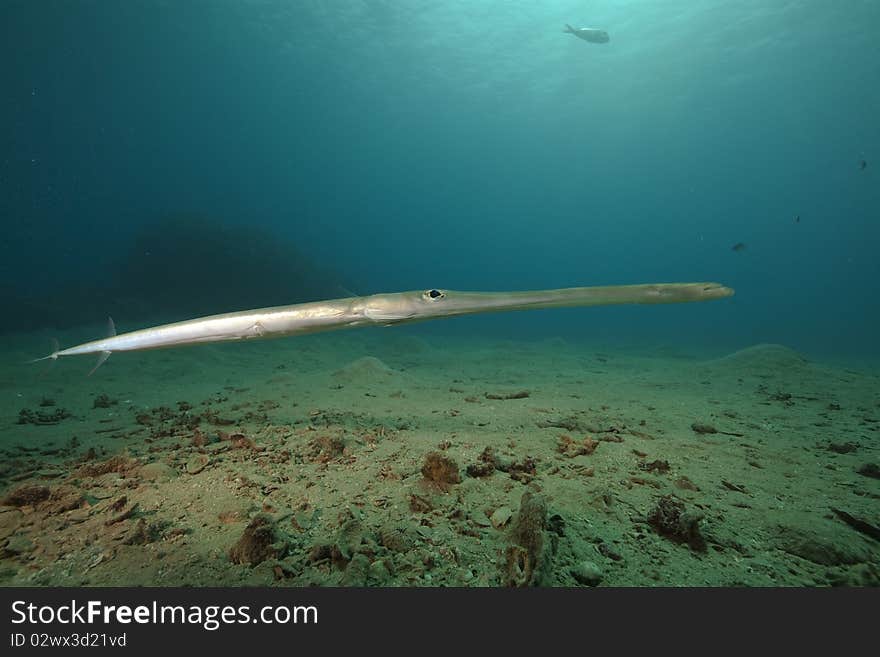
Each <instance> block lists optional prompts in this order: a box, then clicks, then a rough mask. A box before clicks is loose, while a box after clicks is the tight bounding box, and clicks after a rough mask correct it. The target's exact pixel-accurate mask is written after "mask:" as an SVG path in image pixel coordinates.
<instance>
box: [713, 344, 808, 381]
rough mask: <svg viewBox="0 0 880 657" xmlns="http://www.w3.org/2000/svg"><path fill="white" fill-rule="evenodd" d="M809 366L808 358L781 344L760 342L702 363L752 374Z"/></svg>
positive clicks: (715, 367)
mask: <svg viewBox="0 0 880 657" xmlns="http://www.w3.org/2000/svg"><path fill="white" fill-rule="evenodd" d="M808 366H809V362H808V361H807V359H806V358H804V357H803V356H801V355H800V354H799V353H798V352H796V351H795V350H794V349H789V348H788V347H785V346H783V345H781V344H758V345H755V346H752V347H747V348H746V349H740V350H739V351H736V352H734V353H732V354H728V355H727V356H724V357H722V358H718V359H716V360H712V361H708V362H706V363H703V364H702V367H709V368H712V369H716V370H725V371H729V372H731V373H734V372H736V373H743V374H749V375H752V376H754V375H755V374H761V373H766V372H772V373H774V374H778V373H779V372H780V371H790V370H799V369H803V368H805V367H808Z"/></svg>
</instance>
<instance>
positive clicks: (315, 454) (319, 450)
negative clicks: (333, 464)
mask: <svg viewBox="0 0 880 657" xmlns="http://www.w3.org/2000/svg"><path fill="white" fill-rule="evenodd" d="M344 453H345V441H344V440H343V439H342V438H341V437H340V436H337V435H331V436H327V435H321V436H318V437H316V438H312V440H310V441H309V445H308V450H307V451H306V454H305V456H306V458H307V459H308V460H309V461H311V462H312V463H327V462H328V461H332V460H333V459H337V458H339V457H340V456H342V455H343V454H344Z"/></svg>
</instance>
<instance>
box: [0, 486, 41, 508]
mask: <svg viewBox="0 0 880 657" xmlns="http://www.w3.org/2000/svg"><path fill="white" fill-rule="evenodd" d="M51 494H52V491H51V490H50V489H49V487H48V486H40V485H37V484H22V485H21V486H18V487H17V488H15V489H13V490H11V491H10V492H9V493H7V494H6V497H4V498H3V500H2V504H3V505H4V506H36V505H37V504H39V503H40V502H43V501H45V500H48V499H49V496H50V495H51Z"/></svg>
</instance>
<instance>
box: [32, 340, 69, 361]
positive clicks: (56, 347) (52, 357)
mask: <svg viewBox="0 0 880 657" xmlns="http://www.w3.org/2000/svg"><path fill="white" fill-rule="evenodd" d="M59 351H61V347H60V345H59V344H58V340H57V339H56V338H52V353H50V354H49V355H48V356H42V357H41V358H32V359H31V360H29V361H27V362H28V363H39V362H40V361H41V360H53V361H55V360H58V352H59Z"/></svg>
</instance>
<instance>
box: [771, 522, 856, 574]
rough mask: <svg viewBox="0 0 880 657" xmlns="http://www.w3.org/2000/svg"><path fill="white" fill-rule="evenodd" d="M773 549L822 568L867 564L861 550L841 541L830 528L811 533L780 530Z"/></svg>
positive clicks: (782, 528)
mask: <svg viewBox="0 0 880 657" xmlns="http://www.w3.org/2000/svg"><path fill="white" fill-rule="evenodd" d="M775 545H776V547H777V548H778V549H780V550H782V551H783V552H787V553H788V554H793V555H795V556H797V557H800V558H801V559H806V560H807V561H812V562H813V563H816V564H819V565H822V566H841V565H850V564H856V563H862V562H864V561H869V560H870V559H869V555H868V554H867V553H866V552H865V550H864V549H863V548H862V547H861V546H858V545H856V544H852V543H850V542H847V541H841V540H840V535H839V532H836V531H834V530H833V529H831V528H826V529H824V530H823V529H819V528H817V529H816V530H812V531H811V530H807V529H803V528H801V527H791V526H780V527H779V531H778V532H777V534H776V538H775Z"/></svg>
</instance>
